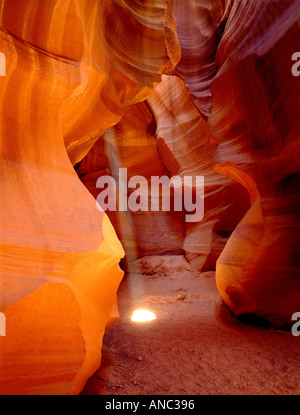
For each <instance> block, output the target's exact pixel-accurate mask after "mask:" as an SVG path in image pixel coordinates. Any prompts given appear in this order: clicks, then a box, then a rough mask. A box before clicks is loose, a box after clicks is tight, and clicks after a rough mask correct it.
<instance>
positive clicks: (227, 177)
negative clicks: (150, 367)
mask: <svg viewBox="0 0 300 415" xmlns="http://www.w3.org/2000/svg"><path fill="white" fill-rule="evenodd" d="M183 3H184V5H183ZM0 6H1V7H0V10H1V12H0V21H1V31H0V52H1V53H4V54H5V57H6V76H1V77H0V84H1V88H0V102H1V108H2V109H1V111H0V125H1V131H2V134H1V150H0V151H1V161H0V163H1V205H0V209H1V214H0V218H1V227H2V231H1V233H0V246H1V249H0V255H1V262H0V264H1V265H0V266H1V273H0V275H1V277H0V286H1V295H0V311H1V312H3V313H4V315H5V317H6V336H5V337H3V336H1V337H0V344H1V356H0V371H1V373H3V374H4V375H1V378H0V393H2V394H3V393H10V394H16V393H21V394H22V393H52V394H55V393H59V394H67V393H78V392H80V390H81V389H82V387H83V385H84V383H85V381H86V380H87V378H88V377H89V376H90V375H91V374H92V373H93V372H94V371H95V370H96V369H97V367H99V365H100V361H101V345H102V337H103V333H104V331H105V329H106V327H107V326H108V325H110V324H112V323H113V322H114V321H115V320H116V319H117V318H118V311H117V306H116V292H117V289H118V286H119V283H120V281H121V278H122V275H123V273H122V272H121V270H120V268H119V267H118V263H119V261H120V259H121V258H122V257H123V256H124V253H126V260H127V262H130V261H131V260H133V259H135V258H138V257H141V256H145V255H153V254H180V253H183V254H185V256H186V258H187V259H188V261H189V262H190V264H191V265H192V268H193V269H194V270H195V271H205V270H212V269H215V268H216V283H217V287H218V289H219V292H220V294H221V296H222V297H223V299H224V300H225V302H226V304H227V305H228V306H229V307H230V308H231V310H232V311H233V312H234V313H235V314H236V315H240V314H248V313H254V314H256V315H258V316H260V317H263V318H265V319H266V320H268V321H270V322H271V323H273V324H274V325H275V326H284V325H286V324H288V323H290V321H291V315H292V314H293V313H294V312H295V311H299V310H300V279H299V257H300V256H299V252H298V251H299V244H298V240H299V223H300V220H299V219H300V218H299V202H300V185H299V177H300V172H299V165H300V163H299V162H300V160H299V158H300V157H299V137H300V122H299V110H300V108H299V107H300V101H299V96H300V83H299V82H300V81H299V79H300V78H298V77H296V76H294V75H293V73H292V70H291V68H292V65H293V61H292V60H291V57H292V55H293V54H294V53H295V52H296V51H299V38H300V24H299V13H300V10H299V7H300V6H299V2H298V0H286V1H283V2H279V1H264V2H262V1H259V0H253V1H246V0H243V1H237V0H228V1H227V0H223V1H218V2H211V1H209V0H201V1H200V0H189V1H188V2H182V1H180V0H175V2H174V3H173V1H171V0H161V1H156V0H155V1H153V0H152V1H151V0H147V1H143V2H142V3H141V2H136V1H134V0H126V1H125V0H124V1H121V0H105V1H103V0H101V1H100V0H63V1H60V0H49V1H47V2H44V1H41V0H19V1H18V9H17V10H16V7H15V4H14V2H12V1H9V2H8V1H4V0H3V1H0ZM73 167H75V169H76V171H75V170H74V168H73ZM119 168H127V173H128V180H129V179H130V178H133V177H134V176H137V175H141V176H143V177H144V178H145V179H146V180H147V181H148V182H149V181H150V180H151V177H153V176H163V175H165V176H168V177H169V178H171V177H172V176H179V177H181V178H184V177H186V176H197V175H200V176H204V180H205V182H204V184H205V186H204V196H205V198H204V200H205V205H204V217H203V219H202V220H201V221H200V222H198V223H187V222H186V219H185V214H186V212H185V211H182V212H176V211H175V210H174V209H171V210H170V211H169V212H167V211H159V212H151V211H139V212H132V211H127V212H119V211H117V212H107V215H106V214H105V213H104V212H100V211H98V210H97V209H96V203H95V198H97V195H98V194H99V189H98V188H97V187H96V182H97V179H98V178H99V177H101V176H105V175H111V176H112V177H114V178H115V179H116V181H117V185H119V183H118V169H119ZM76 173H77V174H76ZM87 189H88V190H87ZM193 190H194V188H193ZM93 196H94V197H93ZM109 219H110V220H109ZM120 241H121V243H122V244H121V243H120ZM122 245H123V247H122ZM124 251H125V252H124ZM41 374H42V375H41Z"/></svg>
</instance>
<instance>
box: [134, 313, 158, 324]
mask: <svg viewBox="0 0 300 415" xmlns="http://www.w3.org/2000/svg"><path fill="white" fill-rule="evenodd" d="M155 319H156V315H155V314H154V313H152V311H148V310H135V311H134V312H133V314H132V316H131V320H132V321H139V322H143V321H151V320H155Z"/></svg>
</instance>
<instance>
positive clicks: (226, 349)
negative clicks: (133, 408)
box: [82, 256, 300, 395]
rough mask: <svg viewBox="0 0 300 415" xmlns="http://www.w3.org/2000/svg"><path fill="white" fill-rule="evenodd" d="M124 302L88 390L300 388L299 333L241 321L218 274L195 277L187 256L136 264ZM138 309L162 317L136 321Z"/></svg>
mask: <svg viewBox="0 0 300 415" xmlns="http://www.w3.org/2000/svg"><path fill="white" fill-rule="evenodd" d="M178 296H179V298H178ZM118 304H119V313H120V319H119V321H118V322H117V323H116V324H115V325H113V326H112V327H110V329H109V330H108V331H107V333H106V334H105V336H104V341H103V350H102V353H103V358H102V365H101V368H100V369H99V370H98V371H97V372H96V373H95V374H94V375H93V376H92V377H91V378H90V379H89V381H88V382H87V384H86V386H85V388H84V390H83V392H82V394H85V395H101V394H103V395H133V394H136V395H154V394H158V395H175V394H176V395H177V394H178V395H183V394H187V395H193V394H194V395H201V394H218V395H220V394H230V395H233V394H243V395H249V394H289V395H295V394H300V337H294V336H293V335H292V334H291V333H290V332H288V331H282V330H276V329H274V328H272V327H268V326H267V325H262V324H254V323H253V322H252V323H251V324H250V323H245V322H242V321H239V320H238V319H236V317H235V316H234V315H233V314H232V313H231V311H230V310H229V309H228V308H227V307H226V305H225V304H224V303H223V301H222V300H221V298H220V295H219V293H218V291H217V289H216V285H215V279H214V273H213V272H207V273H203V274H201V275H196V274H195V273H193V272H191V270H190V268H189V265H188V264H187V262H186V261H185V259H184V258H183V257H182V256H164V257H162V256H153V257H144V258H141V259H139V260H137V261H135V262H133V263H132V264H131V266H130V269H129V272H128V273H127V274H126V275H125V277H124V279H123V282H122V284H121V286H120V289H119V292H118ZM136 308H145V309H148V310H151V311H153V312H154V313H155V314H156V317H157V318H156V320H153V321H151V322H148V323H134V322H132V321H131V320H130V317H131V315H132V312H133V311H134V310H135V309H136Z"/></svg>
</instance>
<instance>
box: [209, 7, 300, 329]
mask: <svg viewBox="0 0 300 415" xmlns="http://www.w3.org/2000/svg"><path fill="white" fill-rule="evenodd" d="M299 18H300V5H299V2H298V1H286V2H266V3H265V2H264V3H261V2H251V4H250V2H235V3H234V5H233V8H232V10H231V12H230V15H229V18H228V21H227V24H226V28H225V31H224V35H223V37H222V40H221V43H220V45H219V47H218V51H217V55H216V64H217V67H218V73H217V76H216V77H215V79H214V81H213V82H212V85H211V91H212V96H213V110H212V114H211V116H210V118H209V124H210V126H211V130H212V134H213V135H214V137H215V138H216V140H217V143H218V146H217V151H216V155H215V169H216V170H217V171H219V172H220V173H223V174H225V175H227V176H228V177H232V178H233V179H234V180H236V181H238V182H240V183H241V184H243V185H244V186H245V188H247V190H248V192H249V194H250V198H251V204H252V206H251V208H250V210H249V211H248V212H247V214H246V215H245V217H244V218H243V220H242V221H241V222H240V224H239V225H238V226H237V228H236V229H235V231H234V233H233V235H232V236H231V238H230V239H229V242H228V243H227V245H226V247H225V249H224V251H223V252H222V254H221V256H220V258H219V260H218V263H217V273H216V279H217V286H218V289H219V291H220V293H221V295H222V296H223V298H224V300H225V301H226V303H227V304H228V305H229V306H230V308H231V309H232V310H233V311H234V313H235V314H237V315H239V314H249V313H254V314H256V315H259V316H260V317H263V318H265V319H267V320H268V321H270V322H271V323H273V324H274V325H276V326H282V325H285V324H289V323H290V322H291V316H292V314H293V313H294V312H296V311H299V309H300V278H299V275H300V274H299V269H300V268H299V267H300V262H299V258H300V256H299V244H298V240H299V231H300V228H299V224H300V211H299V200H300V180H299V178H300V175H299V165H300V164H299V145H300V141H299V139H300V123H299V110H300V101H299V96H300V81H299V79H298V78H295V77H294V76H293V75H292V72H291V67H292V61H291V56H292V55H293V53H294V51H295V50H297V49H298V48H299V38H300V27H299ZM237 22H239V24H237ZM241 39H242V41H241Z"/></svg>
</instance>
